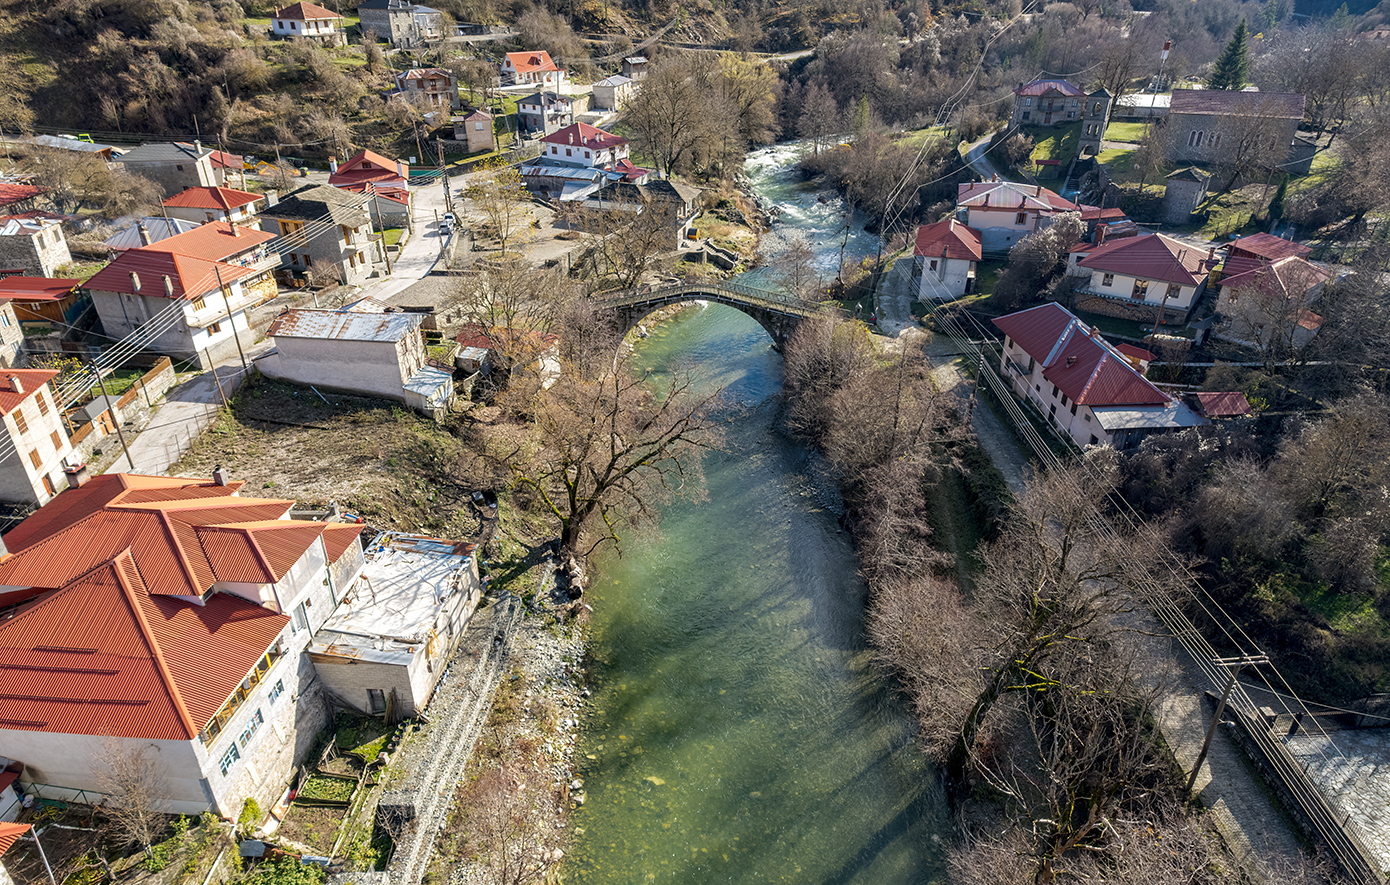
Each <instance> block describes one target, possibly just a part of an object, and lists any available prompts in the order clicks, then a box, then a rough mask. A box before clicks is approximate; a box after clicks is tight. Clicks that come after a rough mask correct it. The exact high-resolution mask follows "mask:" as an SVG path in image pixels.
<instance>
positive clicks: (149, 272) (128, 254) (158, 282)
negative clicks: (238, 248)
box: [87, 229, 255, 299]
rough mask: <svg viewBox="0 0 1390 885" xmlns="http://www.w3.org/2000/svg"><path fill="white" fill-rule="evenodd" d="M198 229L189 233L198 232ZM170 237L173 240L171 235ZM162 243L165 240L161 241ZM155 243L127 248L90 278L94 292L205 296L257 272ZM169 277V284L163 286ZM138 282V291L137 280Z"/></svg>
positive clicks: (154, 295)
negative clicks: (208, 259) (189, 254)
mask: <svg viewBox="0 0 1390 885" xmlns="http://www.w3.org/2000/svg"><path fill="white" fill-rule="evenodd" d="M195 232H196V229H195V230H191V231H188V233H195ZM169 239H173V237H170V238H169ZM161 242H162V241H161ZM159 245H160V244H159V243H156V244H155V245H154V246H141V247H139V248H138V249H127V250H126V251H124V252H122V253H121V254H120V255H118V256H116V258H115V260H113V261H112V262H111V263H110V264H108V265H106V267H104V268H102V269H101V270H99V271H97V273H96V274H94V275H93V276H92V278H91V279H90V280H88V281H87V288H88V289H90V290H92V291H94V292H121V293H124V294H127V295H149V296H151V297H155V298H177V299H188V298H197V297H198V296H200V295H206V294H208V293H209V292H212V291H214V290H216V289H218V288H220V287H219V283H220V284H221V285H227V284H229V283H231V282H232V281H234V280H239V279H241V278H242V277H248V276H251V275H252V274H254V273H255V271H254V270H253V269H251V268H249V267H246V266H245V265H240V264H227V263H226V262H222V261H204V260H203V259H201V258H192V257H189V256H187V255H180V254H178V253H175V252H167V251H164V250H162V249H159V248H157V247H158V246H159ZM166 277H167V278H168V280H169V287H168V288H167V289H166V288H165V286H164V279H165V278H166ZM137 280H138V281H139V290H138V291H137V289H136V281H137Z"/></svg>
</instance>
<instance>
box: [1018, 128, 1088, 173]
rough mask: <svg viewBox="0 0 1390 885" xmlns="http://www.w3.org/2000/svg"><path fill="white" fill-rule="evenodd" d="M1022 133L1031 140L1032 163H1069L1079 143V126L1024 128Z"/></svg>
mask: <svg viewBox="0 0 1390 885" xmlns="http://www.w3.org/2000/svg"><path fill="white" fill-rule="evenodd" d="M1023 131H1024V132H1025V133H1026V134H1027V135H1028V137H1029V138H1031V139H1033V162H1037V161H1038V160H1057V161H1059V162H1062V163H1069V162H1071V159H1072V158H1073V157H1075V156H1076V148H1077V144H1078V143H1079V142H1080V141H1081V124H1080V123H1069V124H1067V125H1066V126H1024V127H1023Z"/></svg>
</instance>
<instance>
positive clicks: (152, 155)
mask: <svg viewBox="0 0 1390 885" xmlns="http://www.w3.org/2000/svg"><path fill="white" fill-rule="evenodd" d="M210 156H212V148H208V147H205V148H203V149H202V150H198V149H197V148H195V147H193V146H192V145H186V146H185V145H178V144H174V143H172V142H165V143H163V144H142V145H140V146H139V147H136V148H131V149H130V150H128V151H126V152H125V153H124V154H121V156H119V157H117V158H116V159H117V160H118V161H120V162H122V163H193V162H196V161H198V160H201V159H202V158H203V157H210Z"/></svg>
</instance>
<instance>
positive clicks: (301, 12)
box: [275, 3, 342, 22]
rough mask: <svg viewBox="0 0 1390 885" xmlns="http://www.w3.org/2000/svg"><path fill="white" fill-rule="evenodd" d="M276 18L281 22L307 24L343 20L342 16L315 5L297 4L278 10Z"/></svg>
mask: <svg viewBox="0 0 1390 885" xmlns="http://www.w3.org/2000/svg"><path fill="white" fill-rule="evenodd" d="M275 18H278V19H280V20H281V21H301V22H307V21H320V20H322V19H333V18H342V16H341V15H339V14H338V13H336V12H330V11H329V10H327V9H324V8H323V7H322V6H319V5H317V4H314V3H295V4H294V5H293V6H286V7H285V8H284V9H280V10H276V12H275Z"/></svg>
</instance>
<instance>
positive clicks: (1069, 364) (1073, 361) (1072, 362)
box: [1067, 356, 1076, 369]
mask: <svg viewBox="0 0 1390 885" xmlns="http://www.w3.org/2000/svg"><path fill="white" fill-rule="evenodd" d="M1074 365H1076V357H1074V356H1069V357H1067V368H1068V369H1070V368H1071V367H1072V366H1074Z"/></svg>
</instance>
